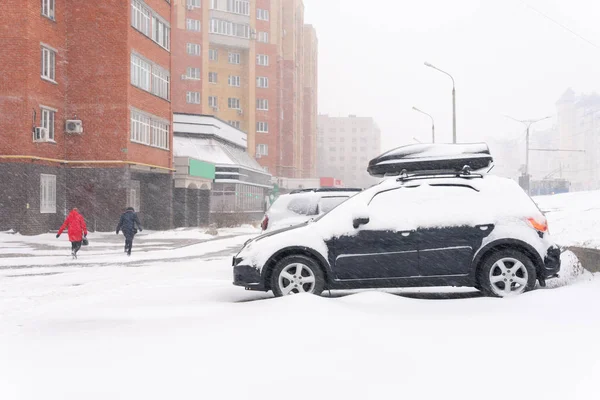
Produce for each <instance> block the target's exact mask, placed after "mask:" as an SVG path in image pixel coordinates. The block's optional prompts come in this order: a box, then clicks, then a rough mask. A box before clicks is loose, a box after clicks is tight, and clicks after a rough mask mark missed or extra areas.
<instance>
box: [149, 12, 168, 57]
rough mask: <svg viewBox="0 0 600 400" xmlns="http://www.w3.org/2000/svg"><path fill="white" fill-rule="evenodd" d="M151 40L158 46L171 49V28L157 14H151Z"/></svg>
mask: <svg viewBox="0 0 600 400" xmlns="http://www.w3.org/2000/svg"><path fill="white" fill-rule="evenodd" d="M152 40H154V42H155V43H157V44H158V45H159V46H160V47H162V48H164V49H166V50H171V28H170V27H169V24H168V23H167V22H166V21H165V20H163V19H162V18H161V17H159V16H158V14H155V15H153V16H152Z"/></svg>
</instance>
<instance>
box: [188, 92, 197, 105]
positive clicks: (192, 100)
mask: <svg viewBox="0 0 600 400" xmlns="http://www.w3.org/2000/svg"><path fill="white" fill-rule="evenodd" d="M185 101H186V103H188V104H200V92H187V93H186V94H185Z"/></svg>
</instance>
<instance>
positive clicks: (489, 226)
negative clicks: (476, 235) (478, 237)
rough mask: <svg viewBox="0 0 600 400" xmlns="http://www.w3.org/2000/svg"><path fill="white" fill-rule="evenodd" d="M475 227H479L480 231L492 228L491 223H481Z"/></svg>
mask: <svg viewBox="0 0 600 400" xmlns="http://www.w3.org/2000/svg"><path fill="white" fill-rule="evenodd" d="M475 227H476V228H479V229H480V230H482V231H489V230H490V229H492V228H494V225H493V224H483V225H475Z"/></svg>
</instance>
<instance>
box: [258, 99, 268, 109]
mask: <svg viewBox="0 0 600 400" xmlns="http://www.w3.org/2000/svg"><path fill="white" fill-rule="evenodd" d="M256 109H257V110H261V111H269V100H267V99H256Z"/></svg>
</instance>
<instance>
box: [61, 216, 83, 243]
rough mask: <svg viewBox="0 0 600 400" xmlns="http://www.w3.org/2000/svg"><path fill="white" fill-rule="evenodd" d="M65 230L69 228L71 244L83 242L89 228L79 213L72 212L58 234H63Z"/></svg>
mask: <svg viewBox="0 0 600 400" xmlns="http://www.w3.org/2000/svg"><path fill="white" fill-rule="evenodd" d="M65 228H69V241H71V242H81V241H82V240H83V235H86V236H87V233H88V232H87V227H86V226H85V220H84V219H83V217H82V216H81V214H79V213H78V212H77V211H75V210H72V211H71V212H70V213H69V215H68V216H67V219H65V222H63V224H62V226H61V227H60V229H59V230H58V234H59V235H60V234H61V233H63V231H64V230H65Z"/></svg>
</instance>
